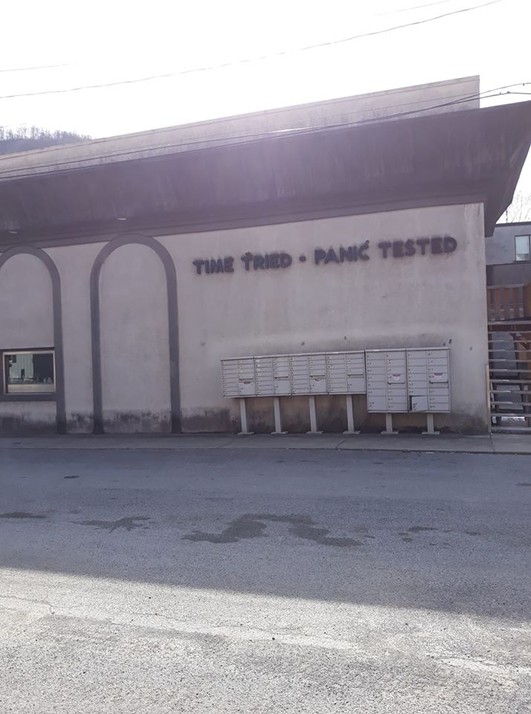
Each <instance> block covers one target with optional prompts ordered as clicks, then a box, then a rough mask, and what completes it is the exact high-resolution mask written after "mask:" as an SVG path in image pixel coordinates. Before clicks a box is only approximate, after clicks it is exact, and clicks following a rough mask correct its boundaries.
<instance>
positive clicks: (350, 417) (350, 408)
mask: <svg viewBox="0 0 531 714" xmlns="http://www.w3.org/2000/svg"><path fill="white" fill-rule="evenodd" d="M345 401H346V403H347V430H346V431H344V432H343V434H359V431H356V430H355V427H354V404H353V399H352V394H347V395H346V397H345Z"/></svg>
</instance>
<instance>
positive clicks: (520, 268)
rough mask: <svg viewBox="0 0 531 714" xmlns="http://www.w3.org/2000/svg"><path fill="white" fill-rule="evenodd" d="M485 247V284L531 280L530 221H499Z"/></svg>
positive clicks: (503, 283)
mask: <svg viewBox="0 0 531 714" xmlns="http://www.w3.org/2000/svg"><path fill="white" fill-rule="evenodd" d="M485 247H486V261H487V284H488V285H515V284H519V283H531V221H527V222H526V221H522V222H518V223H498V225H497V226H496V228H495V230H494V233H493V234H492V236H488V237H487V238H486V242H485Z"/></svg>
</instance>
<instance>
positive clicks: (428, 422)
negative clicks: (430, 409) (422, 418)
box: [422, 413, 441, 436]
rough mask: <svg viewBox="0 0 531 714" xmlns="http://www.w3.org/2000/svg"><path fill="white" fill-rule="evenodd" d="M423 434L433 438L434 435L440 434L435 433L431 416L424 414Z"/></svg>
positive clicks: (438, 432)
mask: <svg viewBox="0 0 531 714" xmlns="http://www.w3.org/2000/svg"><path fill="white" fill-rule="evenodd" d="M422 433H423V434H429V435H430V436H434V435H435V434H440V433H441V432H440V431H435V424H434V421H433V414H430V413H428V414H426V431H423V432H422Z"/></svg>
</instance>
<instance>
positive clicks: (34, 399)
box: [0, 78, 531, 433]
mask: <svg viewBox="0 0 531 714" xmlns="http://www.w3.org/2000/svg"><path fill="white" fill-rule="evenodd" d="M478 93H479V82H478V78H464V79H461V80H455V81H451V82H439V83H434V84H430V85H423V86H419V87H412V88H406V89H403V90H398V91H394V92H382V93H377V94H372V95H364V96H361V97H352V98H347V99H342V100H337V101H330V102H322V103H318V104H313V105H306V106H302V107H293V108H288V109H282V110H275V111H270V112H262V113H258V114H251V115H246V116H241V117H233V118H229V119H220V120H216V121H209V122H203V123H199V124H193V125H187V126H182V127H173V128H169V129H161V130H157V131H153V132H146V133H142V134H136V135H130V136H123V137H116V138H114V139H103V140H97V141H92V142H89V143H87V144H82V145H76V146H71V147H53V148H50V149H46V150H42V151H34V152H28V153H27V154H17V155H12V156H4V157H0V251H1V252H0V352H1V353H2V355H1V357H2V373H3V382H2V392H1V394H0V428H1V430H2V431H11V430H26V429H31V430H45V431H46V430H58V431H60V432H65V431H66V432H71V433H80V432H88V433H90V432H92V431H95V432H101V431H109V432H112V431H118V432H122V431H155V432H157V431H162V432H163V431H174V432H179V431H185V432H194V431H234V430H238V429H239V405H238V401H237V400H234V399H227V398H224V396H223V390H222V379H221V370H220V361H221V360H223V359H226V358H229V357H241V356H247V355H249V356H253V355H273V354H282V355H285V354H288V353H313V352H324V351H326V352H336V351H345V350H368V349H378V348H380V349H384V348H386V349H387V348H448V349H449V352H450V364H451V383H450V387H449V388H450V392H451V408H450V410H449V412H448V413H441V414H437V415H436V417H435V420H436V425H437V426H438V427H440V428H445V429H451V430H455V431H472V432H482V431H485V430H486V429H488V427H489V405H488V398H487V391H488V386H487V372H486V367H487V363H488V348H487V303H486V299H485V292H486V281H485V236H489V235H491V234H492V232H493V230H494V227H495V224H496V221H497V220H498V218H499V217H500V216H501V215H502V213H503V212H504V211H505V209H506V208H507V206H508V204H509V203H510V201H511V197H512V194H513V191H514V188H515V186H516V183H517V181H518V177H519V174H520V171H521V168H522V165H523V163H524V161H525V157H526V154H527V151H528V148H529V142H530V138H531V102H523V103H519V104H513V105H504V106H498V107H492V108H488V109H480V108H479V104H478ZM280 407H281V410H282V417H283V422H284V428H286V429H287V430H289V431H306V430H307V429H308V420H309V417H308V399H307V398H305V397H302V396H295V397H286V398H284V399H282V400H281V404H280ZM316 409H317V415H318V419H319V425H320V426H321V428H323V429H325V430H343V428H344V421H345V409H346V405H345V400H343V399H341V398H339V397H338V396H335V395H322V396H319V397H318V398H317V401H316ZM354 411H355V414H356V422H357V426H358V427H359V428H361V429H363V430H378V429H381V428H382V426H383V420H384V415H383V414H380V413H370V412H369V411H368V408H367V398H366V396H364V395H357V396H356V397H354ZM248 415H249V420H250V427H251V428H253V429H254V430H257V431H258V430H262V431H271V430H272V429H273V428H274V422H273V409H272V400H271V399H269V398H250V399H249V400H248ZM425 422H426V416H425V414H422V413H420V414H419V413H404V414H395V422H394V424H395V427H396V428H399V429H421V428H423V426H424V425H425Z"/></svg>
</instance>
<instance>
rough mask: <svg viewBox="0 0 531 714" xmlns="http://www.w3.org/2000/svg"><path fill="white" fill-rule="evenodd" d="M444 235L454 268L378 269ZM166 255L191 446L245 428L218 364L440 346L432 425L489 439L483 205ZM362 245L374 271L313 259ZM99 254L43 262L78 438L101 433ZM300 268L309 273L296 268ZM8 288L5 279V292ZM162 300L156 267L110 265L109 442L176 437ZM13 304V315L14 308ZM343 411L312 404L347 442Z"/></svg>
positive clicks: (290, 414)
mask: <svg viewBox="0 0 531 714" xmlns="http://www.w3.org/2000/svg"><path fill="white" fill-rule="evenodd" d="M447 234H449V235H452V236H454V237H455V238H456V240H457V241H458V246H457V249H456V250H455V252H453V253H449V254H438V255H432V254H427V255H424V256H422V255H419V254H417V255H414V256H411V257H402V258H398V257H397V258H392V257H388V258H387V259H384V258H383V257H382V256H381V251H380V250H379V249H378V247H377V244H378V242H380V241H386V240H389V241H393V240H406V239H409V238H413V239H416V238H420V237H423V236H435V235H447ZM157 240H159V242H160V243H161V244H162V245H164V246H165V247H166V248H167V250H168V251H169V252H170V254H171V256H172V258H173V260H174V263H175V267H176V271H177V284H178V313H179V330H178V332H179V342H180V387H181V403H182V414H183V427H184V429H185V430H229V429H233V428H234V427H235V424H236V420H237V415H238V410H237V404H236V403H235V402H233V401H231V400H226V399H224V398H223V396H222V391H221V377H220V365H219V361H220V359H222V358H224V357H230V356H239V355H242V356H243V355H250V354H268V353H269V354H275V353H286V352H311V351H315V350H337V349H350V348H371V347H401V346H419V347H420V346H439V345H448V346H450V349H451V373H452V414H451V415H450V416H443V415H441V416H438V417H436V423H437V424H439V425H441V426H444V425H447V426H449V427H451V428H454V429H473V430H482V429H486V428H487V424H488V416H487V405H486V382H485V365H486V363H487V340H486V304H485V257H484V255H485V248H484V234H483V215H482V206H481V205H478V204H470V205H465V206H448V207H434V208H422V209H408V210H403V211H392V212H386V213H379V214H371V215H362V216H346V217H339V218H328V219H322V220H315V221H306V222H304V221H302V222H298V223H297V222H296V223H287V224H281V225H271V226H259V227H249V228H240V229H231V230H224V231H217V232H206V233H196V234H189V235H165V236H160V237H158V238H157ZM365 240H368V241H369V243H370V247H369V251H368V253H369V255H370V260H368V261H358V262H353V263H348V262H345V263H342V264H336V263H334V262H330V263H328V264H327V265H324V264H321V265H318V266H316V265H315V264H314V262H313V252H314V249H315V248H323V249H324V250H328V249H329V248H330V247H333V248H335V249H336V250H338V249H339V246H343V247H347V246H349V245H353V244H357V245H360V244H362V243H363V242H364V241H365ZM102 246H103V243H93V244H88V245H81V246H65V247H56V248H49V249H47V253H48V254H49V255H50V256H51V257H52V259H53V260H54V261H55V263H56V264H57V266H58V269H59V272H60V275H61V281H62V297H63V330H64V353H65V395H66V410H67V424H68V429H69V430H70V431H90V430H91V428H92V421H91V417H92V373H91V347H90V345H91V342H90V299H89V279H90V271H91V268H92V265H93V262H94V259H95V257H96V255H97V254H98V253H99V251H100V249H101V247H102ZM246 251H251V252H253V253H262V254H264V253H272V252H275V251H277V252H286V253H289V254H290V255H291V256H292V258H293V263H292V265H291V266H290V267H288V268H285V269H277V270H273V269H271V270H257V271H254V270H252V269H251V270H250V271H249V272H247V271H246V270H245V269H244V265H243V263H242V262H241V260H240V256H241V255H242V254H244V253H245V252H246ZM301 255H305V256H306V258H307V260H306V262H300V261H299V256H301ZM225 256H232V257H233V258H234V272H233V273H227V274H212V275H205V274H202V275H197V273H196V269H195V267H194V266H193V264H192V261H193V260H194V259H197V258H201V259H210V258H219V257H225ZM12 260H13V261H15V260H18V258H13V259H12ZM20 260H22V257H20ZM10 264H11V261H10V262H9V263H8V264H7V265H10ZM7 265H6V267H7ZM20 265H22V263H21V264H20ZM20 269H21V268H20ZM4 270H5V268H4ZM18 270H19V268H17V271H18ZM3 281H4V276H3V275H2V274H0V284H1V286H2V289H4V285H5V284H4V282H3ZM165 291H166V283H165V273H164V271H163V268H162V263H161V261H160V259H159V258H158V256H156V255H155V253H154V252H153V251H151V250H150V249H148V248H146V247H144V246H138V245H133V246H124V247H121V248H119V249H117V250H116V251H115V252H114V253H113V254H112V255H111V256H110V257H109V258H108V259H107V261H106V263H105V264H104V267H103V270H102V275H101V286H100V297H101V308H102V320H101V324H102V355H103V365H102V367H103V402H104V409H105V414H106V421H107V424H106V426H107V428H108V429H109V430H111V429H115V430H123V429H141V430H150V429H153V430H165V429H167V428H169V387H168V385H169V377H168V374H169V373H168V341H167V330H168V315H167V307H166V293H165ZM2 294H3V293H2V291H1V290H0V295H2ZM7 294H9V291H7ZM4 299H7V300H8V303H7V304H10V301H9V297H7V298H4ZM4 315H5V311H4V310H2V313H1V314H0V340H1V344H0V348H6V347H7V346H9V347H11V346H12V345H7V344H4V339H3V337H2V335H3V334H4V332H3V327H4V323H5V317H4ZM5 324H7V323H5ZM31 329H33V328H31ZM35 329H36V330H37V327H35ZM38 329H40V327H39V328H38ZM35 334H37V332H36V333H35ZM42 338H43V339H44V335H43V336H42ZM30 342H32V344H33V346H38V345H37V343H35V342H34V341H32V340H30ZM343 401H344V400H342V399H341V398H335V397H334V398H324V397H323V398H318V411H319V417H320V419H321V421H322V423H323V425H324V426H325V427H326V428H342V424H343V422H342V420H343V411H342V410H343V409H344V404H343ZM253 402H254V403H251V404H250V411H251V412H252V414H251V423H253V419H254V423H255V426H256V427H257V428H264V429H268V428H269V427H270V426H272V409H271V402H270V400H267V399H263V400H253ZM2 406H3V407H4V406H5V405H2ZM282 409H283V413H284V416H285V422H286V425H288V426H289V428H293V429H301V430H304V429H305V428H306V422H307V402H306V401H305V400H304V399H290V400H288V399H286V400H283V403H282ZM356 411H357V417H358V423H360V424H361V425H362V426H364V427H365V428H377V427H378V426H379V425H381V424H382V423H383V416H381V415H376V416H374V415H372V416H370V417H368V416H367V415H366V413H365V400H364V399H363V398H356ZM121 417H123V418H121ZM133 417H134V418H133ZM422 421H423V418H422V416H419V415H408V416H403V417H402V416H397V417H396V418H395V423H396V424H397V425H399V426H400V425H402V426H407V425H411V426H420V425H421V424H422Z"/></svg>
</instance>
